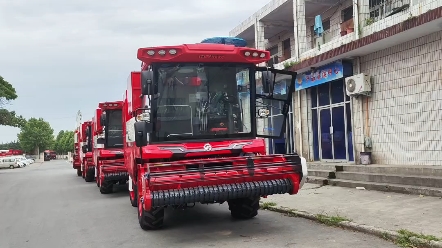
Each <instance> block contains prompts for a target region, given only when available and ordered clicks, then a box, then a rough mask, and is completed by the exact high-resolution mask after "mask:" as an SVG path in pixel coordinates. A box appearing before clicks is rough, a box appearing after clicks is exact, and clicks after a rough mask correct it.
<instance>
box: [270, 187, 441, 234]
mask: <svg viewBox="0 0 442 248" xmlns="http://www.w3.org/2000/svg"><path fill="white" fill-rule="evenodd" d="M262 202H267V203H266V204H267V206H269V205H272V206H275V207H283V208H288V209H295V210H298V211H302V212H306V213H310V214H313V215H322V216H340V217H341V218H343V219H348V220H351V221H352V222H354V223H358V224H365V225H369V226H374V227H379V228H383V229H386V230H391V231H398V230H400V229H405V230H408V231H411V232H414V233H418V234H420V233H422V234H425V235H434V236H436V237H437V238H439V239H441V240H442V221H441V220H442V212H441V211H440V209H442V198H439V197H430V196H419V195H406V194H398V193H386V192H379V191H368V190H363V189H362V190H359V189H356V188H355V189H352V188H341V187H336V186H318V185H317V184H308V183H307V184H305V185H304V188H303V189H301V191H300V192H299V194H298V195H296V196H290V195H274V196H269V197H268V198H267V199H262Z"/></svg>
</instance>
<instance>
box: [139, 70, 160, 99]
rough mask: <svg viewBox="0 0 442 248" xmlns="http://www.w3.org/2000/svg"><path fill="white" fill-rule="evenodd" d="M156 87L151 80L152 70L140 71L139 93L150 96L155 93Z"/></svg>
mask: <svg viewBox="0 0 442 248" xmlns="http://www.w3.org/2000/svg"><path fill="white" fill-rule="evenodd" d="M157 91H158V88H157V87H156V85H155V84H154V82H153V71H142V72H141V93H142V94H143V95H147V96H151V95H155V94H157Z"/></svg>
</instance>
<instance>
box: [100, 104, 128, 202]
mask: <svg viewBox="0 0 442 248" xmlns="http://www.w3.org/2000/svg"><path fill="white" fill-rule="evenodd" d="M95 119H96V121H95V125H94V126H95V128H96V130H95V134H96V135H97V149H95V150H94V161H95V165H96V174H95V175H96V179H97V186H98V187H99V188H100V192H101V193H102V194H108V193H112V192H113V185H114V184H116V183H119V184H120V185H122V184H126V182H127V180H128V178H129V175H128V173H127V169H126V167H125V166H124V152H123V146H124V142H123V136H124V135H123V101H114V102H103V103H100V104H99V108H98V109H97V112H96V116H95ZM98 145H100V148H98Z"/></svg>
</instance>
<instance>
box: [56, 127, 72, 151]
mask: <svg viewBox="0 0 442 248" xmlns="http://www.w3.org/2000/svg"><path fill="white" fill-rule="evenodd" d="M54 150H55V151H56V152H57V153H60V154H67V153H68V152H72V151H73V150H74V132H73V131H68V130H61V131H60V132H58V135H57V138H55V141H54Z"/></svg>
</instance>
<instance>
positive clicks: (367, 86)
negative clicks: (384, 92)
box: [345, 73, 371, 96]
mask: <svg viewBox="0 0 442 248" xmlns="http://www.w3.org/2000/svg"><path fill="white" fill-rule="evenodd" d="M345 89H346V91H347V95H348V96H355V95H366V96H370V95H371V82H370V76H369V75H366V74H364V73H361V74H357V75H354V76H351V77H347V78H345Z"/></svg>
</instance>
